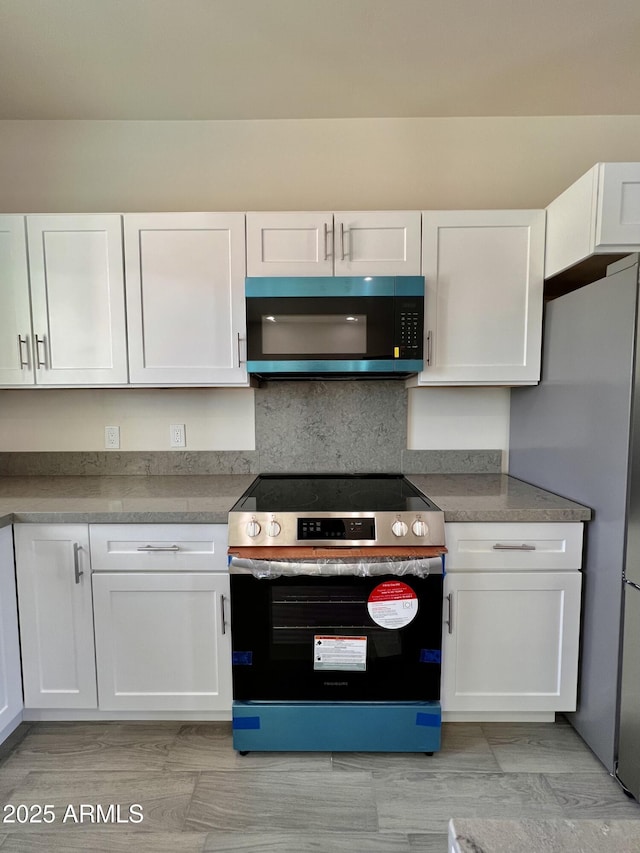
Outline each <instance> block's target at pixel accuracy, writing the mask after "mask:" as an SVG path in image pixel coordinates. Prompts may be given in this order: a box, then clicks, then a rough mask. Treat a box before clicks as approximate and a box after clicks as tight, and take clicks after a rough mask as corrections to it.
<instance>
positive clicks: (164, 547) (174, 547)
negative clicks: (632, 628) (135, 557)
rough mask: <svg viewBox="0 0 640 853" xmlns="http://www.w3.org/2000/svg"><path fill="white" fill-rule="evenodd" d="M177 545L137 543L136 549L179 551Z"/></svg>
mask: <svg viewBox="0 0 640 853" xmlns="http://www.w3.org/2000/svg"><path fill="white" fill-rule="evenodd" d="M179 550H180V546H179V545H138V551H147V553H151V552H152V551H179Z"/></svg>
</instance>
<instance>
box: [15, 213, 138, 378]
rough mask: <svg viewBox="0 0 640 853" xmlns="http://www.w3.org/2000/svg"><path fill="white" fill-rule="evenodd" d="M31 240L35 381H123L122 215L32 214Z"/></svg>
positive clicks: (28, 218) (29, 223) (124, 340)
mask: <svg viewBox="0 0 640 853" xmlns="http://www.w3.org/2000/svg"><path fill="white" fill-rule="evenodd" d="M27 235H28V246H29V267H30V275H31V305H32V311H33V334H34V347H33V349H34V361H35V369H36V382H37V383H38V384H39V385H121V384H125V383H126V382H127V344H126V341H127V337H126V327H125V309H124V273H123V256H122V222H121V217H120V216H118V215H116V214H104V215H103V214H85V215H79V216H66V215H49V216H28V217H27Z"/></svg>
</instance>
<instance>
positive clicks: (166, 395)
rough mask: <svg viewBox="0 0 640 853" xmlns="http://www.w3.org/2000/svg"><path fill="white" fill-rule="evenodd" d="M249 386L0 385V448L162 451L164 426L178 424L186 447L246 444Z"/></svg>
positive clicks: (250, 439) (250, 441)
mask: <svg viewBox="0 0 640 853" xmlns="http://www.w3.org/2000/svg"><path fill="white" fill-rule="evenodd" d="M253 395H254V392H253V390H252V389H250V388H246V389H244V388H233V389H231V388H215V389H204V388H184V389H183V388H171V389H168V388H164V389H153V390H151V389H150V390H146V389H145V390H140V389H131V390H129V389H125V390H116V389H113V390H107V389H105V390H83V389H78V390H63V391H56V390H53V389H46V390H44V389H43V390H40V389H38V390H33V391H31V390H22V389H21V390H19V391H0V450H2V451H62V450H76V451H91V450H93V451H95V450H104V428H105V426H119V427H120V449H121V450H124V451H127V450H169V449H170V447H169V425H170V424H185V425H186V438H187V449H188V450H254V449H255V426H254V422H255V418H254V400H253Z"/></svg>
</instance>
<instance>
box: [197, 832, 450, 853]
mask: <svg viewBox="0 0 640 853" xmlns="http://www.w3.org/2000/svg"><path fill="white" fill-rule="evenodd" d="M445 840H446V839H445ZM446 849H447V848H446V845H445V846H444V847H441V848H440V851H441V853H445V851H446ZM411 851H412V848H411V847H410V846H409V840H408V838H407V836H406V835H402V834H397V833H393V834H389V835H382V834H381V833H376V832H329V831H327V832H318V833H314V834H309V833H304V832H303V833H298V832H295V833H293V832H273V831H268V830H267V831H264V832H258V831H253V832H227V833H225V832H211V833H209V835H208V836H207V840H206V842H205V845H204V849H203V853H411Z"/></svg>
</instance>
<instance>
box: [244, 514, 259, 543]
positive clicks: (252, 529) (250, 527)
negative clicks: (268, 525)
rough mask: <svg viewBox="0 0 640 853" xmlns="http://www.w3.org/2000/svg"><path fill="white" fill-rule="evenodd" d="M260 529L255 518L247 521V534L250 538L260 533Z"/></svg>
mask: <svg viewBox="0 0 640 853" xmlns="http://www.w3.org/2000/svg"><path fill="white" fill-rule="evenodd" d="M261 529H262V528H261V527H260V522H258V521H256V520H255V518H254V519H253V520H252V521H248V522H247V527H246V530H247V536H250V537H251V538H252V539H254V538H255V537H256V536H257V535H258V534H259V533H260V530H261Z"/></svg>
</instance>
